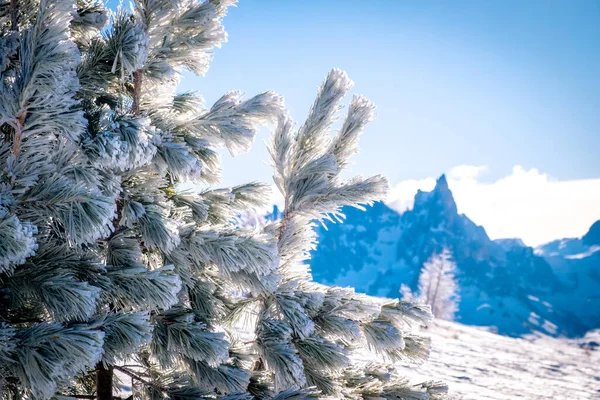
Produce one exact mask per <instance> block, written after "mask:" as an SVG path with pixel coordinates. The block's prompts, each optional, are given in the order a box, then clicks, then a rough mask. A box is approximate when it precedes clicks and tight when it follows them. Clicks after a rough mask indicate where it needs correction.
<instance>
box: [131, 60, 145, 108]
mask: <svg viewBox="0 0 600 400" xmlns="http://www.w3.org/2000/svg"><path fill="white" fill-rule="evenodd" d="M143 79H144V72H143V71H142V70H141V69H138V70H137V71H135V72H134V73H133V104H132V105H131V113H132V114H133V115H138V114H139V113H140V98H141V96H142V81H143Z"/></svg>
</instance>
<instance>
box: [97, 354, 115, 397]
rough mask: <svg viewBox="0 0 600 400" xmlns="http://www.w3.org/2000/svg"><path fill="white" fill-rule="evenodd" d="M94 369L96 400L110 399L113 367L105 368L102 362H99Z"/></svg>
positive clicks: (111, 395)
mask: <svg viewBox="0 0 600 400" xmlns="http://www.w3.org/2000/svg"><path fill="white" fill-rule="evenodd" d="M96 371H97V372H96V398H97V399H98V400H112V398H113V368H112V367H108V368H105V367H104V365H103V364H102V362H99V363H98V365H97V368H96Z"/></svg>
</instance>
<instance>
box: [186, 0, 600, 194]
mask: <svg viewBox="0 0 600 400" xmlns="http://www.w3.org/2000/svg"><path fill="white" fill-rule="evenodd" d="M225 27H226V29H227V31H228V33H229V42H228V43H226V44H225V45H224V46H223V48H222V49H217V50H216V51H215V59H214V62H213V64H212V66H211V69H210V70H209V72H208V74H207V75H206V77H204V78H201V77H192V76H190V77H188V79H186V81H184V84H185V86H184V87H185V88H186V89H188V88H192V89H196V90H198V91H200V92H201V93H202V94H203V95H204V96H205V98H206V100H207V103H209V104H210V103H212V102H213V101H214V100H216V99H217V98H218V97H219V96H220V95H221V94H223V93H224V92H225V91H227V90H230V89H241V90H243V91H245V92H246V93H247V94H248V95H252V94H255V93H259V92H261V91H264V90H274V91H276V92H277V93H279V94H282V95H283V96H284V97H285V99H286V104H287V106H288V108H289V109H290V112H291V114H292V116H293V117H294V119H296V120H297V121H302V120H303V118H304V116H305V115H306V113H307V110H308V107H309V106H310V104H311V103H312V101H313V98H314V95H315V93H316V89H317V86H318V84H319V83H320V82H321V81H322V80H323V78H324V77H325V75H326V74H327V72H328V71H329V69H330V68H332V67H340V68H342V69H344V70H346V71H347V72H348V73H349V75H350V77H351V78H352V79H353V80H354V81H355V87H354V90H353V92H354V93H360V94H364V95H366V96H367V97H368V98H369V99H371V100H372V101H374V102H375V104H376V105H377V118H376V120H375V121H374V122H373V123H372V124H371V125H370V126H369V127H368V129H367V131H366V133H365V135H364V136H363V138H362V140H361V153H360V154H359V155H358V156H357V157H356V158H355V164H354V166H353V172H355V173H360V174H363V175H371V174H376V173H384V174H385V175H387V176H388V177H389V179H390V181H391V182H392V183H395V182H400V181H403V180H406V179H420V178H424V177H430V176H437V175H439V174H441V173H442V172H445V171H448V170H450V169H451V168H453V167H455V166H457V165H463V164H467V165H476V166H480V165H485V166H487V173H486V174H485V176H482V177H481V179H482V180H487V181H493V180H495V179H499V178H501V177H502V176H505V175H507V174H510V172H511V170H512V168H513V166H515V165H520V166H523V167H524V168H525V169H529V168H533V167H535V168H537V169H539V170H540V171H542V172H543V173H546V174H548V175H549V176H551V177H552V178H555V179H559V180H572V179H585V178H595V177H600V157H598V149H600V132H599V127H600V112H598V111H599V110H600V74H599V71H600V2H597V1H596V2H594V1H584V0H573V1H567V0H564V1H541V0H530V1H499V0H498V1H483V0H481V1H393V0H387V1H384V0H371V1H352V0H350V1H348V0H346V1H337V0H322V1H307V0H306V1H281V0H280V1H276V0H273V1H269V0H242V1H240V3H239V4H238V6H237V7H236V8H232V9H231V10H230V12H229V15H228V16H227V17H226V19H225ZM267 137H268V134H267V132H262V133H261V135H259V137H258V140H257V143H256V145H255V149H253V150H252V151H251V152H250V153H249V154H246V155H243V156H241V157H239V158H237V159H235V160H231V159H229V158H228V157H224V182H223V183H224V184H235V183H240V182H245V181H248V180H253V179H260V180H268V179H269V177H270V170H269V167H268V166H266V165H265V164H264V161H266V160H267V153H266V151H265V149H264V146H263V145H262V141H263V140H266V139H267Z"/></svg>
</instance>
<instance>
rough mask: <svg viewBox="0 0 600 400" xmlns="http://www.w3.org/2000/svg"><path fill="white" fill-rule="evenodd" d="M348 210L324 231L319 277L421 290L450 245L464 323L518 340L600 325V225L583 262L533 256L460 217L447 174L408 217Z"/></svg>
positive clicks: (372, 287)
mask: <svg viewBox="0 0 600 400" xmlns="http://www.w3.org/2000/svg"><path fill="white" fill-rule="evenodd" d="M344 213H345V214H346V217H347V218H346V221H345V222H344V223H343V224H331V223H328V224H326V226H327V230H326V229H323V228H321V229H320V230H319V245H318V247H317V249H316V250H315V251H314V252H313V259H312V261H311V268H312V271H313V276H314V278H315V280H317V281H320V282H323V283H327V284H336V285H341V286H353V287H355V288H356V289H357V290H358V291H360V292H364V293H368V294H371V295H377V296H387V297H398V296H399V288H400V284H401V283H405V284H407V285H409V286H410V287H411V288H412V289H416V284H417V280H418V275H419V272H420V269H421V266H422V265H423V263H424V262H425V261H426V260H427V259H428V258H429V257H430V256H431V255H432V254H433V253H436V252H439V251H441V250H442V249H443V248H444V247H447V248H448V249H449V250H450V251H451V252H452V253H453V255H454V258H455V261H456V263H457V267H458V271H457V278H458V280H459V284H460V288H461V293H460V294H461V298H462V300H461V303H460V310H459V313H458V320H459V321H460V322H462V323H465V324H470V325H482V326H492V327H495V328H496V329H497V330H498V332H499V333H503V334H508V335H514V336H517V335H522V334H526V333H529V332H533V331H541V332H544V333H546V334H550V335H568V336H577V335H582V334H584V333H585V332H586V331H587V330H588V329H592V328H597V327H600V260H599V259H598V257H600V252H597V253H596V252H595V251H594V248H595V247H594V245H590V244H589V243H600V223H599V222H597V223H596V224H594V225H593V226H592V228H591V229H590V232H588V234H587V235H586V236H584V238H583V239H577V240H578V241H579V242H578V243H572V245H577V246H578V253H577V254H583V255H582V259H581V260H584V261H581V260H579V261H578V262H577V266H576V265H575V264H576V263H575V262H574V261H568V259H565V257H568V256H569V255H565V254H562V253H560V252H558V253H557V252H556V251H555V252H554V253H556V254H554V255H553V256H549V255H548V254H546V253H545V251H549V250H550V249H549V248H548V249H546V250H544V248H543V246H542V247H541V248H538V249H536V250H535V252H534V249H533V248H531V247H528V246H526V245H525V244H524V243H523V242H522V241H521V240H520V239H517V238H513V239H500V240H490V238H489V237H488V235H487V233H486V232H485V229H484V228H483V227H481V226H478V225H476V224H475V223H473V222H472V221H471V220H470V219H469V218H468V217H467V216H465V215H464V214H459V213H458V212H457V206H456V202H455V201H454V197H453V195H452V192H451V190H450V188H449V186H448V182H447V180H446V177H445V176H444V175H442V176H441V177H440V178H439V179H438V180H437V182H436V185H435V188H434V189H433V190H432V191H429V192H426V191H421V190H419V191H418V192H417V194H416V195H415V201H414V206H413V208H412V209H411V210H407V211H405V212H403V213H401V214H400V213H398V212H396V211H394V210H392V209H391V208H389V207H387V206H386V205H385V204H383V203H376V204H374V205H373V207H369V208H367V210H366V211H364V212H363V211H360V210H356V209H350V208H349V209H344ZM557 246H558V247H560V246H559V245H557ZM599 249H600V247H599ZM579 250H581V251H579ZM586 251H587V252H588V253H589V254H588V253H586ZM548 257H550V258H548ZM561 260H562V261H561ZM565 260H567V261H568V262H566V261H565ZM558 261H561V262H558ZM565 262H566V264H565ZM583 264H585V265H586V267H585V268H579V267H581V266H582V265H583ZM572 268H579V270H573V269H572ZM581 274H583V275H581ZM584 282H585V283H584Z"/></svg>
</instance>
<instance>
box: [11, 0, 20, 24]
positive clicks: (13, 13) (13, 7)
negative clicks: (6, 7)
mask: <svg viewBox="0 0 600 400" xmlns="http://www.w3.org/2000/svg"><path fill="white" fill-rule="evenodd" d="M18 11H19V6H18V4H17V0H10V30H11V31H13V32H17V31H18V30H19V25H18Z"/></svg>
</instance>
